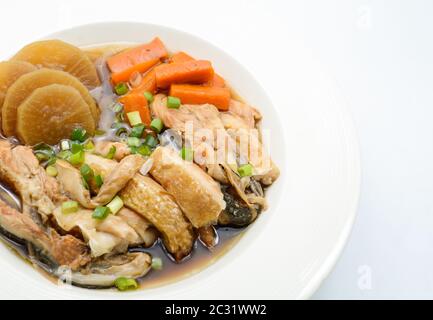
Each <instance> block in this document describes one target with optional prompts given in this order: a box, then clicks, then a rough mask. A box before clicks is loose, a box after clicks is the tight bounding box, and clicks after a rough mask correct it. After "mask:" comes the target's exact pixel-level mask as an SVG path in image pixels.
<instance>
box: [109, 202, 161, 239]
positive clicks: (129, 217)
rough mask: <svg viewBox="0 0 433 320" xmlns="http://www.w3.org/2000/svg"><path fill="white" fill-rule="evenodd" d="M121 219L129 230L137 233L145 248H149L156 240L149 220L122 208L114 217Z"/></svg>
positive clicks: (156, 235) (154, 231) (156, 237)
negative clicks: (131, 229)
mask: <svg viewBox="0 0 433 320" xmlns="http://www.w3.org/2000/svg"><path fill="white" fill-rule="evenodd" d="M116 216H117V217H119V218H121V219H123V221H125V222H126V223H127V224H128V225H129V226H130V227H131V228H133V229H134V230H135V232H137V234H138V235H139V236H140V238H141V241H142V243H143V245H144V246H145V247H151V246H152V245H153V244H154V243H155V241H156V240H157V239H158V234H157V231H156V229H155V228H153V226H152V224H151V223H150V221H149V220H147V219H145V218H144V217H143V216H140V215H139V214H138V213H136V212H134V211H132V210H130V209H128V208H122V209H121V210H120V211H119V212H118V213H117V215H116Z"/></svg>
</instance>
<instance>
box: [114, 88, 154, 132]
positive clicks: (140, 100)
mask: <svg viewBox="0 0 433 320" xmlns="http://www.w3.org/2000/svg"><path fill="white" fill-rule="evenodd" d="M119 101H120V103H122V104H123V110H124V112H125V116H126V115H127V114H128V113H130V112H134V111H138V112H139V113H140V117H141V121H142V122H143V123H144V124H145V125H147V126H148V125H150V121H151V118H150V111H149V106H148V104H147V99H146V97H145V96H144V95H143V94H134V93H130V94H127V95H126V96H123V97H122V98H120V99H119Z"/></svg>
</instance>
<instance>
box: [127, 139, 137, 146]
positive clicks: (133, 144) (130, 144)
mask: <svg viewBox="0 0 433 320" xmlns="http://www.w3.org/2000/svg"><path fill="white" fill-rule="evenodd" d="M127 142H128V146H130V147H138V146H139V145H140V139H138V138H136V137H128V139H127Z"/></svg>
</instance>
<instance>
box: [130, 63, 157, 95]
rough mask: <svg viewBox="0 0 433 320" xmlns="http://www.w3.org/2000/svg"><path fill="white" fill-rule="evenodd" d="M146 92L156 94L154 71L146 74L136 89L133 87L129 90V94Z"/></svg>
mask: <svg viewBox="0 0 433 320" xmlns="http://www.w3.org/2000/svg"><path fill="white" fill-rule="evenodd" d="M146 91H148V92H150V93H152V94H154V93H155V92H156V78H155V69H152V70H150V71H149V72H147V73H146V74H145V75H144V76H143V79H142V80H141V83H140V85H139V86H138V87H135V88H134V89H132V90H131V93H134V94H135V93H137V94H138V93H140V94H143V93H145V92H146Z"/></svg>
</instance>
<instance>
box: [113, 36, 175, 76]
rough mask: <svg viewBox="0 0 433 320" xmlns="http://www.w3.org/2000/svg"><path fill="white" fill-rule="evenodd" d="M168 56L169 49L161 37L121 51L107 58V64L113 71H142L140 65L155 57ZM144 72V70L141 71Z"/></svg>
mask: <svg viewBox="0 0 433 320" xmlns="http://www.w3.org/2000/svg"><path fill="white" fill-rule="evenodd" d="M165 57H167V50H166V49H165V47H164V44H163V43H162V41H161V40H160V39H159V38H155V39H153V40H152V41H151V42H150V43H148V44H144V45H141V46H138V47H135V48H132V49H128V50H125V51H123V52H120V53H118V54H116V55H114V56H112V57H110V58H108V59H107V65H108V68H109V69H110V71H111V72H113V73H118V72H127V71H128V70H129V71H131V73H132V72H134V71H140V65H142V64H146V63H147V62H148V61H151V60H154V59H162V58H165ZM140 72H144V71H140Z"/></svg>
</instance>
